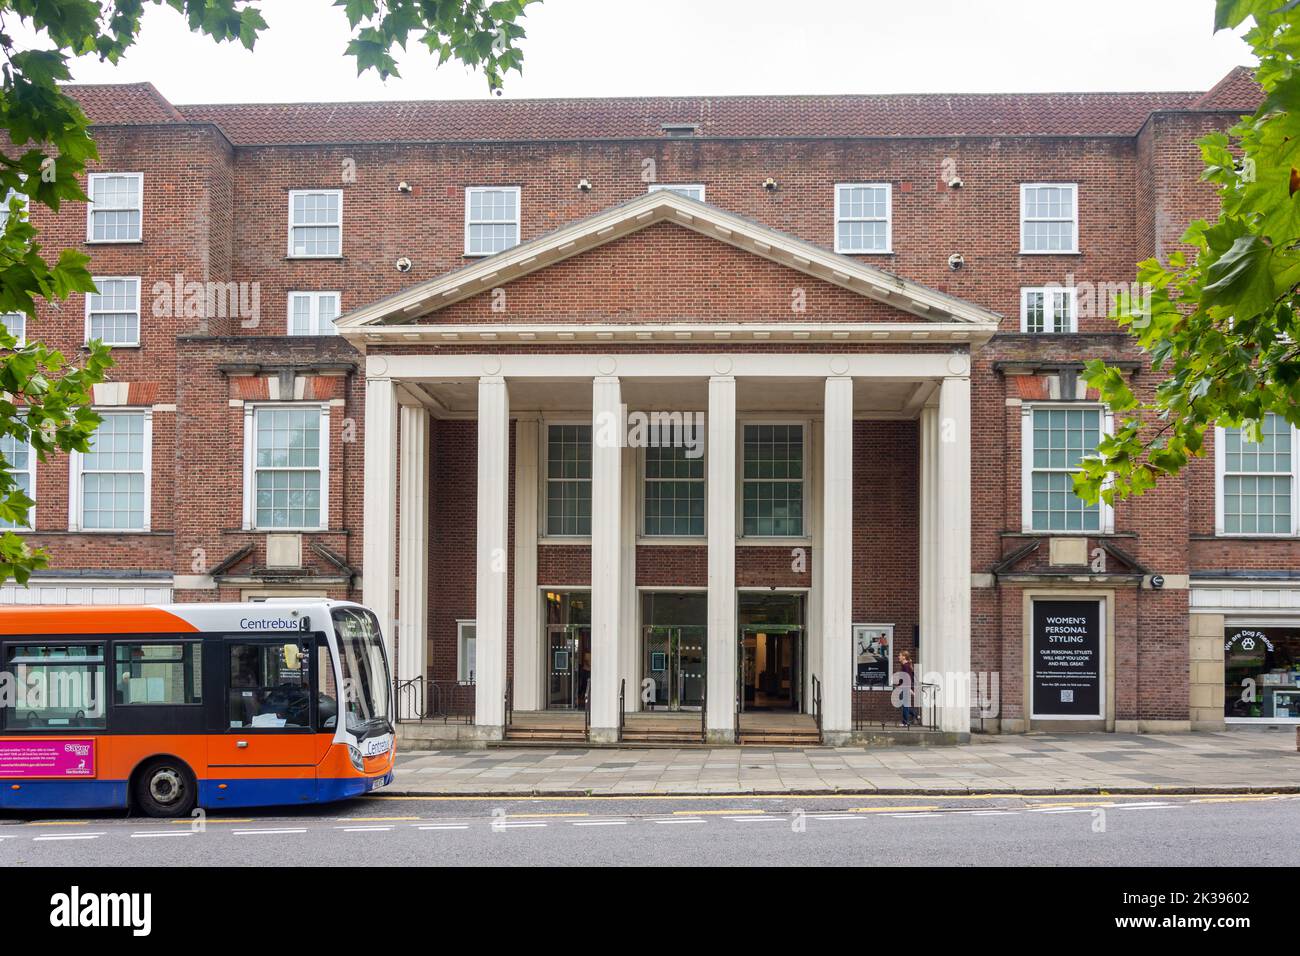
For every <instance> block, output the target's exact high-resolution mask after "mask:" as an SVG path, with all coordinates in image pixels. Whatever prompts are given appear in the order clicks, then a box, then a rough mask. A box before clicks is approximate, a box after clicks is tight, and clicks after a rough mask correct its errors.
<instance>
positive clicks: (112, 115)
mask: <svg viewBox="0 0 1300 956" xmlns="http://www.w3.org/2000/svg"><path fill="white" fill-rule="evenodd" d="M69 91H70V92H71V93H72V94H73V95H74V96H76V97H77V99H78V100H80V101H81V103H82V106H83V108H84V109H85V110H86V112H87V113H88V114H89V115H90V117H91V119H92V120H93V121H94V122H96V123H100V124H111V123H157V122H184V121H185V120H189V121H191V122H207V123H213V124H215V125H217V126H218V127H220V128H221V130H222V131H223V132H224V133H225V135H226V136H227V137H228V138H229V139H230V140H231V142H233V143H235V144H236V145H263V144H265V145H286V144H294V143H329V142H336V143H365V142H427V141H433V142H458V141H459V142H469V141H477V142H485V141H486V142H491V141H497V142H500V141H512V140H573V139H577V140H605V139H627V138H664V137H665V136H666V135H667V134H666V133H665V131H664V125H665V124H670V125H674V124H685V125H693V126H695V127H696V130H695V132H694V134H692V135H694V136H697V137H722V138H728V137H737V138H764V137H864V136H885V137H891V136H896V137H904V136H1132V135H1135V134H1136V133H1137V131H1138V130H1139V129H1140V128H1141V126H1142V124H1143V123H1144V122H1145V121H1146V118H1147V117H1148V116H1149V115H1150V114H1151V113H1152V112H1154V111H1158V110H1183V109H1236V108H1247V109H1253V108H1254V104H1253V102H1248V101H1249V100H1250V98H1251V96H1252V94H1253V96H1254V97H1255V101H1256V102H1257V100H1258V96H1259V91H1258V87H1256V86H1254V81H1253V79H1252V78H1251V77H1250V74H1249V72H1248V71H1246V70H1244V69H1242V68H1239V69H1238V70H1234V71H1233V72H1232V73H1230V74H1229V75H1228V76H1227V77H1225V78H1224V80H1223V81H1222V82H1220V83H1219V84H1218V85H1217V86H1215V87H1214V89H1213V90H1210V91H1208V92H1182V93H1177V92H1175V93H1024V94H1004V93H995V94H924V95H870V96H867V95H853V96H721V97H708V96H684V97H628V98H615V99H550V100H544V99H538V100H420V101H407V102H400V101H397V102H377V103H278V104H243V103H241V104H218V105H197V106H180V107H173V106H171V104H170V103H168V102H167V101H166V100H165V99H163V97H162V96H161V95H160V94H159V93H158V91H157V90H155V89H154V88H153V86H152V85H151V84H148V83H141V84H133V85H129V86H73V87H69Z"/></svg>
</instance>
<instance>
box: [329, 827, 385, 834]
mask: <svg viewBox="0 0 1300 956" xmlns="http://www.w3.org/2000/svg"><path fill="white" fill-rule="evenodd" d="M334 829H335V830H342V831H343V832H344V833H375V832H379V833H385V832H387V831H389V830H391V829H392V827H335V828H334Z"/></svg>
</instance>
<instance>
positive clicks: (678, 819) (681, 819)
mask: <svg viewBox="0 0 1300 956" xmlns="http://www.w3.org/2000/svg"><path fill="white" fill-rule="evenodd" d="M650 822H651V823H703V822H704V821H703V820H701V819H700V818H699V817H673V818H672V819H671V820H651V821H650Z"/></svg>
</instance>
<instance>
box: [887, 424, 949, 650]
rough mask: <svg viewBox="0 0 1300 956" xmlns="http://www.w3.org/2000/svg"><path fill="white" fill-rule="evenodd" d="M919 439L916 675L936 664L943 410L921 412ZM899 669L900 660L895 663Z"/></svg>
mask: <svg viewBox="0 0 1300 956" xmlns="http://www.w3.org/2000/svg"><path fill="white" fill-rule="evenodd" d="M917 425H918V436H917V437H918V440H919V444H920V448H921V461H920V495H919V499H920V505H921V507H920V536H919V544H920V547H919V550H918V555H919V562H918V563H919V568H918V571H919V574H918V579H919V580H918V587H917V624H918V625H919V629H920V632H921V637H920V646H919V647H918V648H917V659H916V665H917V666H916V673H917V674H918V675H921V674H924V673H925V671H927V670H930V669H931V668H932V667H933V665H934V655H935V653H936V651H935V643H936V642H935V634H936V628H937V627H938V626H939V625H938V620H937V614H936V608H935V595H936V593H937V591H938V581H937V578H938V560H937V559H938V536H937V535H936V534H935V531H936V528H937V524H936V521H935V511H936V509H937V507H938V497H939V496H938V488H937V484H938V471H939V465H938V463H939V408H938V406H937V405H927V406H925V407H924V408H922V409H921V417H920V421H919V422H918V423H917ZM895 667H897V660H895Z"/></svg>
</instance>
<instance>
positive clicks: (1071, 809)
mask: <svg viewBox="0 0 1300 956" xmlns="http://www.w3.org/2000/svg"><path fill="white" fill-rule="evenodd" d="M1095 809H1097V808H1096V807H1062V808H1061V809H1059V810H1057V809H1051V810H1030V811H1029V812H1030V813H1092V811H1093V810H1095Z"/></svg>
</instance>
